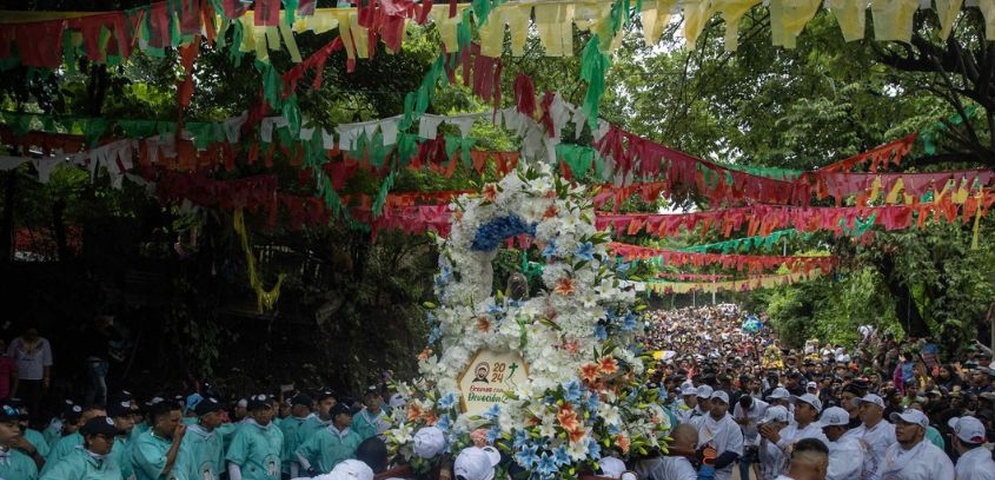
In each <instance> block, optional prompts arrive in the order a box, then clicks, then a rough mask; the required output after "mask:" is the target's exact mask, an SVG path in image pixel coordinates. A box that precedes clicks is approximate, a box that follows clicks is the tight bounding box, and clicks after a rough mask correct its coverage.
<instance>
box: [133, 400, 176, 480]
mask: <svg viewBox="0 0 995 480" xmlns="http://www.w3.org/2000/svg"><path fill="white" fill-rule="evenodd" d="M151 418H152V429H151V430H149V431H148V432H147V433H143V434H142V435H141V436H139V437H138V439H137V440H135V443H134V445H132V446H131V465H132V468H133V469H134V471H135V478H136V479H137V480H166V479H169V478H170V477H171V474H172V472H173V469H174V468H175V467H176V456H177V455H178V454H179V452H180V442H182V441H183V434H184V433H185V432H186V426H185V425H183V422H182V421H181V420H182V418H183V415H182V413H181V410H180V405H179V404H178V403H175V402H169V401H162V402H159V403H157V404H156V405H154V406H152V410H151Z"/></svg>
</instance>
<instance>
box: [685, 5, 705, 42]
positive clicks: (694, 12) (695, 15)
mask: <svg viewBox="0 0 995 480" xmlns="http://www.w3.org/2000/svg"><path fill="white" fill-rule="evenodd" d="M711 7H712V2H709V1H701V2H688V3H685V4H684V39H685V41H687V45H686V47H687V49H688V50H694V48H695V45H697V43H698V37H699V36H700V35H701V32H702V31H703V30H704V29H705V22H707V21H708V19H710V18H712V8H711Z"/></svg>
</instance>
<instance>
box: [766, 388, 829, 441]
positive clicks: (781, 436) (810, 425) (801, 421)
mask: <svg viewBox="0 0 995 480" xmlns="http://www.w3.org/2000/svg"><path fill="white" fill-rule="evenodd" d="M794 400H795V423H794V424H793V425H788V426H787V427H786V428H785V429H783V430H781V431H780V432H777V433H770V434H769V436H768V439H769V440H770V441H772V442H774V443H776V444H777V446H778V448H780V449H781V450H783V451H784V452H785V454H787V453H788V452H790V451H791V446H792V445H793V444H794V443H795V442H797V441H798V440H801V439H803V438H817V439H819V440H820V441H822V443H827V442H828V441H829V440H828V439H826V436H825V435H824V434H823V433H822V427H821V426H820V425H819V423H818V422H817V420H818V419H819V413H820V412H822V402H821V401H819V398H818V397H816V396H815V395H812V394H811V393H806V394H805V395H802V396H800V397H794Z"/></svg>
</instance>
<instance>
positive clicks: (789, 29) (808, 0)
mask: <svg viewBox="0 0 995 480" xmlns="http://www.w3.org/2000/svg"><path fill="white" fill-rule="evenodd" d="M821 5H822V0H771V2H770V29H771V39H772V41H773V44H774V45H776V46H782V47H784V48H795V44H796V43H795V39H796V38H797V37H798V35H799V34H800V33H802V30H804V29H805V25H806V24H808V22H809V20H812V17H814V16H815V14H816V13H817V12H818V11H819V7H820V6H821Z"/></svg>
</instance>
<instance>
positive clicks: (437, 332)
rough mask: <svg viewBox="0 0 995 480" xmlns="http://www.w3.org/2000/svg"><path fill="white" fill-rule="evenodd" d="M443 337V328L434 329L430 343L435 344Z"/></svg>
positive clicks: (429, 336) (429, 339) (430, 333)
mask: <svg viewBox="0 0 995 480" xmlns="http://www.w3.org/2000/svg"><path fill="white" fill-rule="evenodd" d="M441 337H442V328H440V327H439V326H438V325H436V326H434V327H432V331H431V332H429V334H428V343H435V342H436V341H437V340H438V339H439V338H441Z"/></svg>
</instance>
